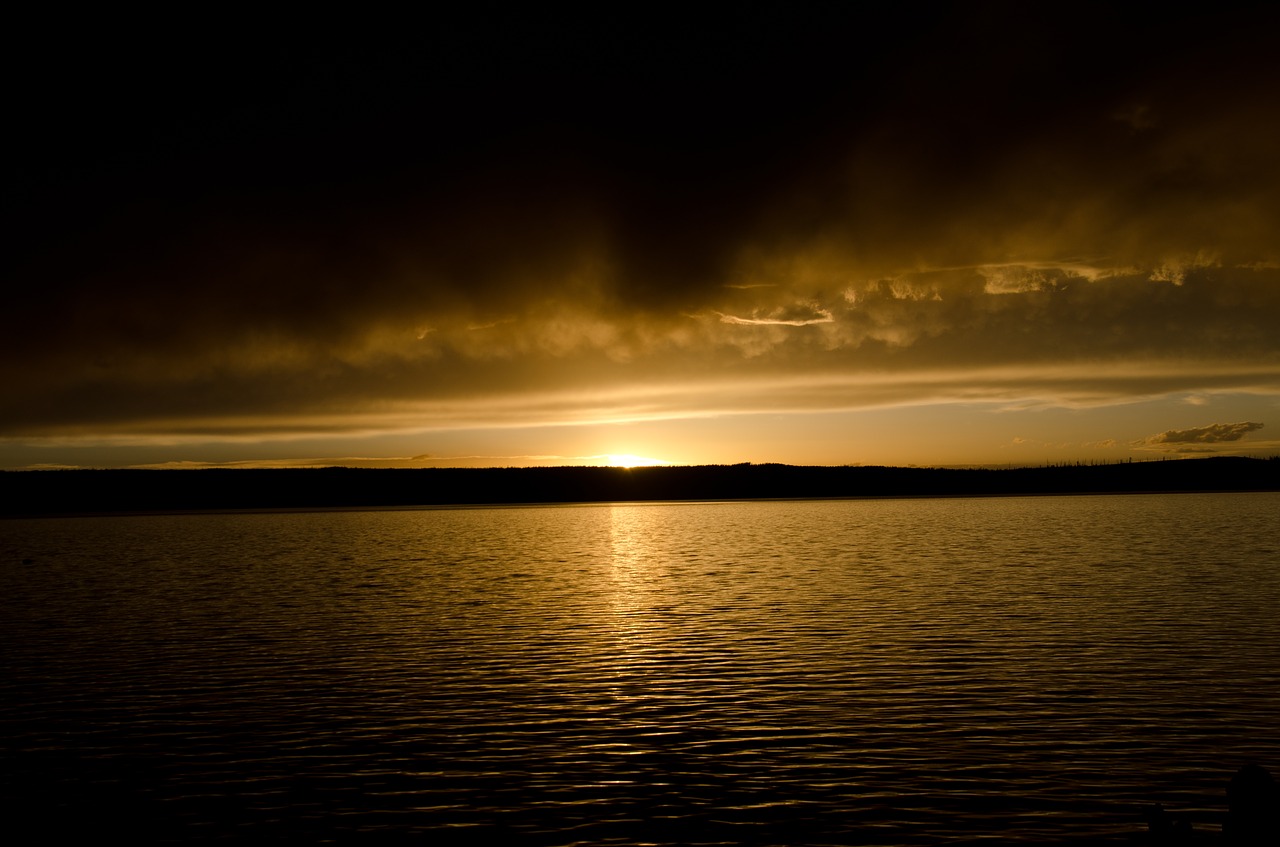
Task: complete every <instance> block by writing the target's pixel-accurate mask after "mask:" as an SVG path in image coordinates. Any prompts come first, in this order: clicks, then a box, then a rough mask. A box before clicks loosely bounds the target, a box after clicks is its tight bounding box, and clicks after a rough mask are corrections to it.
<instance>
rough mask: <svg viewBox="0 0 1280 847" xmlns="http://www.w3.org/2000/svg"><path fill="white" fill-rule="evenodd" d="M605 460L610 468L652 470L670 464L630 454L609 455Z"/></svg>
mask: <svg viewBox="0 0 1280 847" xmlns="http://www.w3.org/2000/svg"><path fill="white" fill-rule="evenodd" d="M605 459H606V460H607V462H608V465H609V467H611V468H652V467H656V466H658V465H668V464H670V462H664V461H663V460H662V459H651V458H648V457H647V456H636V455H633V454H631V453H610V454H609V455H607V456H605Z"/></svg>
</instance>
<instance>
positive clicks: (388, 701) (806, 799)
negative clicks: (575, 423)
mask: <svg viewBox="0 0 1280 847" xmlns="http://www.w3.org/2000/svg"><path fill="white" fill-rule="evenodd" d="M0 694H2V699H0V721H2V722H3V727H4V731H3V738H4V743H5V755H4V763H3V765H2V766H0V780H2V782H0V786H2V790H3V795H4V803H5V808H6V810H8V811H7V813H8V815H9V821H8V823H9V824H10V825H11V826H20V825H22V824H23V823H31V824H34V825H36V826H37V827H38V828H39V829H41V830H42V831H44V832H46V833H47V835H48V836H49V837H50V838H51V839H52V838H56V837H59V836H75V837H85V836H91V837H95V838H97V839H99V840H101V839H104V838H106V837H107V836H108V835H109V834H111V833H116V832H118V833H120V834H121V835H123V837H124V839H125V840H126V841H129V842H132V843H144V842H145V843H164V842H174V843H206V842H217V841H244V840H248V839H253V840H271V839H274V840H286V841H295V842H300V843H324V842H337V843H352V842H359V843H379V844H380V843H387V844H442V843H476V842H479V841H485V840H487V841H489V842H493V841H498V842H507V843H513V842H514V843H523V844H538V845H571V844H583V845H586V844H618V845H640V844H786V845H799V844H842V845H843V844H851V845H852V844H857V845H878V844H883V845H898V844H935V843H947V844H964V843H978V842H982V843H993V841H994V842H999V843H1022V844H1057V843H1093V842H1097V841H1103V842H1106V841H1114V842H1115V843H1130V840H1131V839H1132V837H1133V836H1134V835H1135V834H1138V833H1141V832H1143V831H1144V830H1145V824H1144V822H1143V820H1142V815H1141V812H1142V809H1143V808H1144V807H1146V806H1149V805H1150V804H1152V803H1156V802H1159V803H1163V804H1164V806H1165V807H1166V809H1168V810H1169V811H1170V812H1172V813H1175V814H1177V815H1179V816H1181V817H1183V818H1184V819H1186V820H1189V821H1190V822H1191V823H1192V824H1193V826H1194V827H1195V829H1196V831H1197V832H1203V833H1205V834H1206V835H1207V834H1208V833H1216V832H1217V830H1218V827H1219V826H1220V823H1221V820H1222V818H1223V815H1224V814H1225V812H1226V799H1225V793H1224V791H1225V788H1226V785H1227V782H1228V780H1229V779H1230V777H1231V775H1232V774H1233V773H1234V772H1235V771H1236V769H1237V768H1238V767H1240V766H1241V765H1242V764H1244V763H1245V762H1250V761H1252V762H1257V763H1259V764H1262V765H1264V766H1265V767H1267V768H1268V769H1270V770H1271V772H1272V773H1273V774H1277V775H1280V706H1278V705H1277V704H1280V493H1261V494H1259V493H1251V494H1183V495H1125V496H1076V497H1029V498H987V499H982V498H974V499H964V498H956V499H916V500H911V499H902V500H821V501H773V502H708V503H645V504H625V503H623V504H607V505H583V506H549V507H529V508H471V509H465V508H458V509H444V508H441V509H422V510H407V511H364V512H355V511H353V512H337V511H334V512H310V513H270V514H242V513H237V514H188V515H138V516H127V517H119V516H114V517H77V518H45V519H11V520H3V521H0Z"/></svg>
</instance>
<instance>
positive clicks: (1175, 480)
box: [0, 457, 1280, 517]
mask: <svg viewBox="0 0 1280 847" xmlns="http://www.w3.org/2000/svg"><path fill="white" fill-rule="evenodd" d="M1256 491H1280V458H1271V459H1249V458H1240V457H1213V458H1205V459H1184V460H1178V461H1154V462H1132V463H1130V462H1125V463H1115V464H1104V465H1084V464H1077V465H1057V466H1047V467H1038V468H1031V467H1024V468H1007V469H947V468H892V467H864V466H850V467H813V466H797V465H777V464H761V465H756V464H740V465H700V466H681V467H670V466H668V467H641V468H612V467H561V468H424V469H383V468H377V469H369V468H287V469H207V470H42V471H4V472H0V516H2V517H37V516H70V515H124V514H171V513H175V512H177V513H220V512H237V513H239V512H292V511H320V510H324V511H367V510H394V509H417V508H444V507H459V506H483V507H496V506H532V505H570V504H584V505H586V504H599V503H617V502H636V503H649V502H694V501H698V502H708V501H741V500H798V499H803V500H814V499H872V498H915V497H920V498H932V497H1007V496H1032V495H1068V494H1075V495H1084V494H1140V493H1159V494H1173V493H1194V492H1223V493H1225V492H1256Z"/></svg>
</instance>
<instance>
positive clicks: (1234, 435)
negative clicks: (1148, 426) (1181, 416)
mask: <svg viewBox="0 0 1280 847" xmlns="http://www.w3.org/2000/svg"><path fill="white" fill-rule="evenodd" d="M1259 429H1262V424H1261V423H1258V422H1256V421H1244V422H1242V423H1230V424H1210V425H1209V426H1198V427H1193V428H1192V429H1171V430H1169V431H1168V432H1162V433H1160V434H1159V435H1153V436H1151V437H1150V438H1148V439H1147V443H1149V444H1218V443H1221V442H1224V441H1239V440H1240V439H1241V438H1244V437H1245V436H1246V435H1248V434H1249V433H1251V432H1256V431H1257V430H1259Z"/></svg>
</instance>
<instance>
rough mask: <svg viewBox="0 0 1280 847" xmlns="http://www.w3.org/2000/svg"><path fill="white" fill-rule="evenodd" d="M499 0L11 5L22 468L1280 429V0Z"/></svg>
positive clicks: (1083, 450) (786, 454)
mask: <svg viewBox="0 0 1280 847" xmlns="http://www.w3.org/2000/svg"><path fill="white" fill-rule="evenodd" d="M499 8H500V7H496V8H494V9H490V10H488V11H480V12H477V13H475V15H474V16H462V15H451V16H438V17H435V18H414V19H406V20H401V21H397V20H394V19H390V18H387V19H383V18H377V19H374V18H369V19H367V20H363V21H349V20H347V19H344V18H334V19H332V20H328V21H317V20H312V19H309V20H307V21H306V22H290V23H289V24H288V25H281V24H277V23H274V22H273V23H271V24H270V25H268V23H266V22H263V21H257V20H244V21H236V20H221V21H202V20H196V19H194V18H193V19H191V20H186V21H179V20H176V19H174V20H169V21H152V20H142V19H139V20H135V21H130V20H124V19H121V18H119V17H116V16H112V17H110V18H103V19H102V20H99V21H94V20H87V19H81V20H77V21H75V22H74V27H75V28H74V29H68V27H69V26H72V24H71V23H70V22H68V21H62V20H48V21H32V22H30V24H29V25H28V26H26V27H25V29H23V30H22V31H16V30H15V31H14V32H13V33H11V39H12V40H13V41H14V49H13V50H11V51H10V52H11V55H10V56H9V57H8V58H7V59H6V64H7V66H8V67H7V73H6V88H7V91H6V112H7V116H6V124H7V125H8V129H7V130H6V140H7V142H8V143H7V144H6V146H9V147H10V152H9V153H8V156H7V173H8V178H7V179H6V189H5V192H4V194H5V197H4V204H5V228H6V235H7V237H6V244H7V247H6V251H5V253H6V255H5V258H4V265H5V270H4V278H5V284H4V292H5V294H4V311H3V315H4V318H5V320H4V331H3V333H2V334H0V350H2V351H3V355H2V356H0V390H2V394H0V468H27V467H59V466H84V467H119V466H137V465H147V466H151V465H156V466H173V467H193V466H195V467H198V466H203V465H208V464H224V463H225V464H245V465H276V464H278V465H292V464H349V465H369V466H410V467H417V466H424V467H425V466H433V465H443V466H467V465H497V466H508V465H537V464H552V465H560V464H608V463H624V464H625V463H633V462H639V461H641V460H642V459H650V460H655V461H665V462H671V463H677V464H705V463H736V462H786V463H791V464H826V465H841V464H893V465H907V464H919V465H964V464H999V465H1004V464H1039V463H1043V462H1063V461H1077V460H1082V461H1088V460H1121V459H1127V458H1131V457H1132V458H1134V459H1135V460H1136V459H1142V458H1158V457H1162V456H1164V457H1185V456H1195V455H1207V454H1237V455H1258V456H1269V455H1278V454H1280V51H1277V49H1276V46H1275V42H1276V33H1277V32H1280V14H1278V13H1277V12H1276V11H1275V10H1276V9H1277V8H1278V7H1277V6H1276V4H1234V5H1233V4H1214V5H1213V6H1212V7H1209V6H1204V7H1203V8H1202V9H1201V10H1200V11H1196V12H1175V11H1173V9H1174V7H1173V6H1172V5H1169V4H1100V3H1071V4H999V3H996V4H991V3H967V4H944V5H937V6H930V5H925V4H902V5H899V6H894V7H893V8H894V10H893V11H885V10H882V9H879V8H878V7H871V6H863V5H855V4H846V5H842V6H839V7H837V8H836V9H835V10H832V9H826V8H824V9H822V10H813V9H809V10H803V9H801V10H796V9H795V8H793V7H792V6H790V5H759V6H743V7H742V8H732V11H726V12H725V13H724V14H723V15H722V16H713V15H710V14H701V15H690V14H688V13H685V12H679V11H677V10H676V9H675V8H674V7H672V8H668V9H655V8H652V7H649V6H635V7H631V8H630V11H629V12H627V11H625V10H620V9H619V8H618V7H610V8H609V11H608V12H607V13H600V14H599V16H597V17H585V18H584V17H575V16H569V15H567V14H561V15H551V16H548V15H547V14H546V13H545V11H542V10H540V11H538V12H528V13H522V14H521V15H519V16H516V17H512V16H510V14H509V13H508V12H506V11H502V12H499V11H498V9H499ZM726 8H730V7H726ZM869 9H875V11H874V12H872V11H868V10H869ZM153 26H159V27H160V28H161V34H160V35H158V36H157V35H156V34H155V31H154V30H153ZM166 27H167V29H166ZM626 457H631V458H626ZM636 457H639V458H636Z"/></svg>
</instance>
